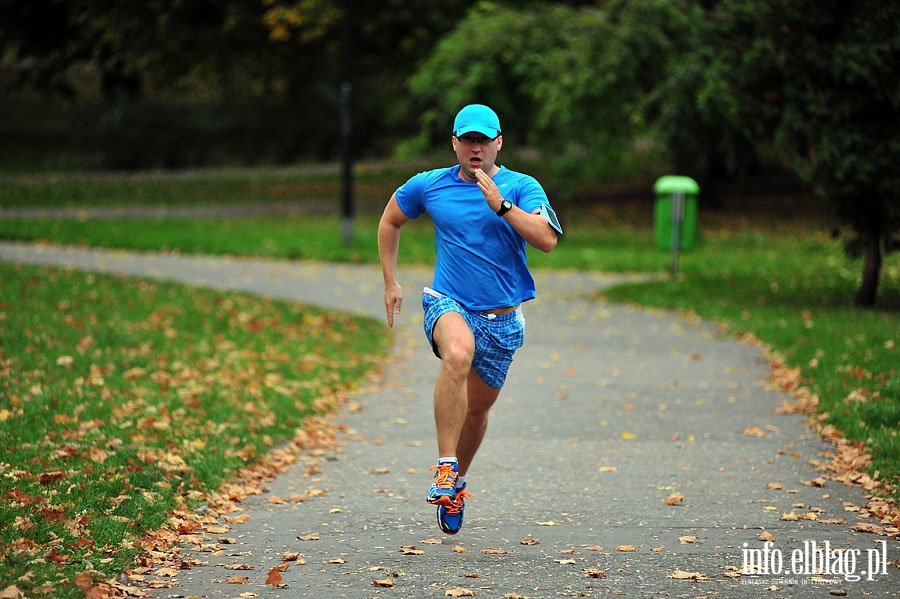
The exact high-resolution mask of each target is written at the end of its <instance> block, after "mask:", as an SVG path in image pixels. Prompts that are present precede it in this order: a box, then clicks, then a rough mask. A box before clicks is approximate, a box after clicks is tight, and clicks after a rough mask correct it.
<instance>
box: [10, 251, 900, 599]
mask: <svg viewBox="0 0 900 599" xmlns="http://www.w3.org/2000/svg"><path fill="white" fill-rule="evenodd" d="M0 260H5V261H17V262H30V263H44V264H66V265H72V266H76V267H79V268H85V269H91V270H101V271H110V272H122V273H129V274H135V275H141V276H151V277H160V278H167V279H174V280H179V281H185V282H189V283H192V284H197V285H206V286H213V287H218V288H224V289H239V290H246V291H253V292H256V293H260V294H264V295H269V296H273V297H279V298H287V299H292V300H299V301H302V302H311V303H315V304H319V305H322V306H326V307H331V308H336V309H340V310H350V311H354V312H360V313H364V314H369V315H372V316H375V317H377V318H379V319H381V318H383V309H382V304H381V292H382V287H381V277H380V272H379V270H378V269H377V268H374V267H371V266H351V265H342V266H335V265H325V264H307V263H293V262H282V261H267V260H256V259H222V258H207V257H191V256H167V255H154V254H136V253H126V252H108V251H95V250H82V249H79V250H76V249H60V248H54V247H46V246H37V245H20V244H0ZM400 278H401V283H402V284H403V285H404V290H405V293H406V297H407V302H406V305H405V311H404V313H403V314H402V315H401V318H400V320H399V325H398V327H397V329H396V332H395V333H394V334H395V335H396V343H397V352H396V353H397V359H395V360H393V361H392V363H391V364H390V365H389V366H388V368H387V372H386V377H385V378H386V381H387V384H386V385H384V386H383V388H381V389H378V390H375V391H367V392H363V393H360V394H359V395H358V396H356V397H354V398H353V399H354V403H355V404H358V406H361V409H360V410H358V411H345V410H342V411H340V412H339V413H338V414H337V415H336V416H335V417H336V419H337V420H338V421H340V422H343V423H346V425H347V427H348V430H347V432H346V434H342V435H341V438H340V442H341V447H340V448H339V449H338V450H334V451H329V452H328V453H327V454H326V455H320V456H308V459H301V460H300V462H299V463H298V465H297V467H296V468H294V469H293V470H291V471H289V472H288V473H286V474H285V475H283V476H282V477H280V478H279V479H277V480H276V481H274V482H273V483H272V484H271V485H269V487H268V488H267V489H266V491H267V492H266V493H265V494H263V495H260V496H257V497H254V498H252V499H251V500H249V501H247V502H246V503H245V505H244V507H245V508H246V510H247V512H246V513H247V514H249V515H250V518H249V520H248V521H247V522H246V523H244V524H236V525H230V531H229V532H228V533H227V536H229V537H232V538H234V539H236V542H235V543H234V544H233V545H228V546H224V551H221V552H210V551H206V552H198V551H194V550H190V549H188V550H185V552H184V554H185V558H186V559H196V560H199V561H200V562H201V563H202V564H203V565H202V566H200V567H197V568H194V569H191V570H184V571H182V572H181V573H180V574H179V576H178V578H177V582H178V585H177V586H176V587H174V588H171V589H163V590H162V591H160V592H159V596H160V597H163V598H168V597H172V598H175V597H192V596H197V597H210V598H223V599H231V598H238V597H271V598H296V597H328V598H348V599H363V598H370V597H379V598H380V597H389V598H410V599H413V598H415V599H418V598H428V597H445V596H475V597H482V598H486V597H487V598H521V597H530V598H533V599H538V598H548V597H605V596H623V597H690V598H695V597H723V598H731V597H765V598H767V599H769V598H777V597H829V596H835V595H837V596H848V597H900V570H898V569H897V567H896V566H895V565H887V566H885V565H884V564H883V563H882V562H883V561H887V562H893V561H895V560H898V558H900V544H898V543H897V542H896V541H893V540H890V539H886V538H885V537H879V536H875V535H871V534H866V533H860V532H853V531H852V530H851V528H852V527H853V526H854V525H855V524H857V523H858V522H870V523H871V522H872V521H871V520H860V519H858V515H857V512H855V511H853V510H854V509H855V508H854V506H861V505H864V503H865V499H864V498H863V496H862V494H861V493H860V491H859V490H858V489H855V488H850V487H845V486H843V485H839V484H836V483H833V482H829V483H827V484H826V485H825V486H824V487H817V486H810V485H808V484H805V483H807V482H808V481H811V480H812V479H815V478H817V477H818V476H819V473H818V472H817V471H816V469H815V468H814V467H813V466H812V465H811V464H810V461H811V460H818V459H821V456H822V453H823V452H824V451H826V450H827V449H828V448H829V447H828V446H827V445H826V444H824V443H822V442H820V441H819V440H818V439H817V438H816V437H815V435H813V434H812V433H811V432H810V430H809V429H808V428H807V426H806V425H805V423H804V421H803V418H802V417H799V416H779V415H774V414H773V412H772V410H773V408H775V407H776V406H779V405H780V404H781V403H782V402H783V401H785V400H786V399H787V398H786V397H785V396H784V395H782V394H781V393H779V392H776V391H772V390H769V389H768V388H767V387H766V385H765V380H766V378H767V376H768V367H767V364H766V361H765V359H764V356H763V355H761V353H760V350H759V349H758V348H756V347H753V346H750V345H745V344H742V343H738V342H736V341H733V340H730V339H727V338H723V337H722V336H720V335H719V334H718V333H717V332H716V330H715V329H714V328H713V327H711V326H710V325H708V324H706V323H702V322H689V321H686V320H683V319H681V318H678V317H676V316H673V315H671V314H667V313H662V312H648V311H638V310H634V309H631V308H627V307H623V306H618V305H605V304H602V303H597V302H594V301H591V300H590V299H589V298H588V294H589V293H590V292H592V291H594V290H597V289H600V288H602V287H603V286H605V285H608V284H610V283H613V282H615V278H614V277H606V276H603V275H598V274H580V273H538V276H537V279H538V299H537V300H535V301H534V302H530V303H529V304H528V305H527V306H526V318H527V322H528V325H527V332H526V345H525V347H524V348H523V349H522V350H520V352H519V353H518V354H517V356H516V361H515V362H514V364H513V368H512V371H511V374H510V379H509V382H508V385H507V387H506V388H505V389H504V391H503V393H502V394H501V396H500V399H499V401H498V403H497V406H496V408H495V409H494V411H493V414H492V417H491V425H490V429H489V431H488V435H487V438H486V440H485V443H484V445H483V447H482V450H481V453H480V454H479V455H478V457H477V458H476V461H475V464H474V466H473V469H472V471H471V473H470V481H471V482H470V488H471V490H472V491H473V493H474V496H473V498H472V499H471V500H470V501H469V502H468V504H467V506H468V507H467V516H466V524H465V526H464V528H463V530H462V532H461V533H460V534H459V535H457V536H455V537H447V536H444V535H442V534H441V533H440V530H439V529H438V528H437V526H436V524H435V522H434V513H433V508H431V507H429V506H427V505H425V503H424V494H425V491H426V489H427V486H428V483H429V479H430V473H429V472H428V467H429V466H430V465H431V463H432V462H433V460H434V459H435V457H436V456H435V447H434V432H433V426H434V425H433V420H432V413H431V399H430V398H431V393H432V384H433V380H434V377H435V374H436V372H437V368H438V362H437V360H435V359H434V358H433V357H432V356H431V355H430V352H429V351H428V350H427V349H426V347H425V343H424V339H423V336H422V333H421V330H420V323H421V319H422V317H421V308H420V307H419V305H418V301H417V298H418V291H419V290H420V288H421V287H422V286H423V285H425V284H427V283H428V278H429V273H428V272H427V271H425V270H422V269H419V268H403V267H402V266H401V269H400ZM748 432H756V433H757V434H746V433H748ZM758 435H762V436H758ZM309 460H316V462H317V465H318V469H319V470H320V472H318V473H316V474H313V475H310V474H309V469H308V466H309ZM310 489H317V490H319V491H326V492H325V493H321V494H319V493H315V495H317V496H316V497H313V498H311V499H309V500H308V501H304V502H302V503H294V504H286V505H278V504H274V503H271V502H269V501H268V499H269V498H272V497H285V498H287V497H290V496H291V495H294V494H297V493H307V492H308V491H309V490H310ZM673 494H680V495H683V497H684V498H683V500H681V501H679V502H677V503H676V504H675V505H666V500H667V499H668V498H670V496H672V495H673ZM791 513H793V514H794V515H795V516H799V517H800V518H799V519H790V520H786V519H784V518H783V515H785V514H791ZM807 518H810V519H807ZM811 518H815V520H813V519H811ZM763 532H768V533H770V534H771V535H773V538H774V544H770V545H769V546H768V547H767V550H766V552H765V553H762V551H759V552H758V553H756V554H755V555H756V557H757V558H760V557H762V558H763V561H764V565H768V566H770V567H771V568H772V570H778V569H780V570H781V573H780V574H777V573H769V574H763V575H760V576H740V575H739V572H740V570H741V569H742V568H743V567H744V566H745V562H746V559H745V558H746V557H747V556H748V555H749V551H747V550H748V549H754V550H762V549H763V548H764V543H763V540H761V538H760V535H761V534H762V533H763ZM217 536H220V535H216V534H210V535H208V538H209V539H210V542H213V541H214V540H215V539H216V537H217ZM302 539H310V540H302ZM312 539H315V540H312ZM813 542H814V543H816V544H817V545H818V546H819V547H822V546H824V545H825V543H829V544H830V547H831V548H842V549H846V550H847V551H845V552H844V553H843V554H840V555H842V556H843V557H840V558H832V559H831V563H830V564H829V566H830V571H831V572H835V571H837V574H828V575H819V576H815V575H810V574H811V572H813V571H814V568H813V567H812V565H811V564H810V563H809V562H810V561H811V560H821V554H819V553H817V552H816V551H815V550H814V549H813V547H812V543H813ZM745 544H746V547H745ZM410 546H415V549H409V547H410ZM403 548H406V549H403ZM629 548H630V549H633V550H628V551H626V550H624V549H629ZM285 552H300V553H302V554H303V556H304V557H303V558H302V561H304V562H305V563H303V564H300V563H299V562H295V563H294V564H293V565H291V566H290V567H289V568H288V569H287V570H286V571H285V572H284V573H283V582H284V584H285V585H286V586H283V587H279V588H273V587H272V586H266V585H265V580H266V575H267V573H268V572H269V571H270V570H271V569H272V568H273V567H274V566H276V565H278V564H279V563H281V561H282V555H283V554H284V553H285ZM795 557H796V558H797V560H798V561H796V562H795V561H793V558H795ZM869 558H872V560H874V562H875V563H872V564H870V563H869ZM229 564H246V565H247V566H248V567H251V568H252V569H249V570H241V571H237V572H235V571H233V570H230V569H227V568H226V566H227V565H229ZM839 566H841V567H839ZM873 570H878V572H879V573H878V574H874V575H872V574H870V572H872V571H873ZM863 571H865V573H863ZM882 571H884V572H887V573H886V574H884V573H881V572H882ZM235 574H238V575H244V576H248V582H246V583H244V584H228V583H226V582H225V580H226V577H228V576H231V575H235ZM845 574H846V575H845ZM854 574H855V575H860V576H861V580H858V581H855V580H853V578H854V576H853V575H854ZM870 578H871V580H870ZM386 580H390V581H391V582H392V583H393V585H394V586H392V587H389V586H378V585H377V584H374V583H373V581H386Z"/></svg>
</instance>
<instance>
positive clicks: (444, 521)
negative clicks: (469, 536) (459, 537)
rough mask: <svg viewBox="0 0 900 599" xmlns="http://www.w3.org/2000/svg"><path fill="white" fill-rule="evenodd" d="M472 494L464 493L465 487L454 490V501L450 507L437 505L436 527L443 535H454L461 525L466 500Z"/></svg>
mask: <svg viewBox="0 0 900 599" xmlns="http://www.w3.org/2000/svg"><path fill="white" fill-rule="evenodd" d="M471 496H472V494H471V493H469V492H468V491H466V487H465V485H463V488H462V489H457V490H456V500H455V501H454V502H453V505H451V506H445V505H439V506H438V509H437V521H438V526H440V527H441V530H442V531H444V534H448V535H455V534H456V533H458V532H459V529H461V528H462V525H463V516H464V514H465V509H466V499H468V498H469V497H471Z"/></svg>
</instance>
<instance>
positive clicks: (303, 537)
mask: <svg viewBox="0 0 900 599" xmlns="http://www.w3.org/2000/svg"><path fill="white" fill-rule="evenodd" d="M320 538H321V537H320V536H319V533H317V532H311V533H309V534H308V535H300V536H299V537H297V540H298V541H318V540H319V539H320Z"/></svg>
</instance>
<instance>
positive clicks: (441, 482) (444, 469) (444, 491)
mask: <svg viewBox="0 0 900 599" xmlns="http://www.w3.org/2000/svg"><path fill="white" fill-rule="evenodd" d="M431 471H432V472H434V478H433V479H432V480H431V489H429V490H428V499H426V501H427V502H428V503H431V504H433V505H445V506H447V507H452V506H453V505H454V503H455V502H456V478H457V476H459V474H458V472H459V465H458V464H457V463H456V462H442V463H440V464H438V465H437V466H432V467H431Z"/></svg>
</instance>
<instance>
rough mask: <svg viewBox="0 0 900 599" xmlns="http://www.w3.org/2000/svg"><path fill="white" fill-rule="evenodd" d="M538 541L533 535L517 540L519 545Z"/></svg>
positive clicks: (537, 542)
mask: <svg viewBox="0 0 900 599" xmlns="http://www.w3.org/2000/svg"><path fill="white" fill-rule="evenodd" d="M539 543H540V541H539V540H537V539H535V538H534V537H528V538H527V539H522V540H521V541H519V545H537V544H539Z"/></svg>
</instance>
